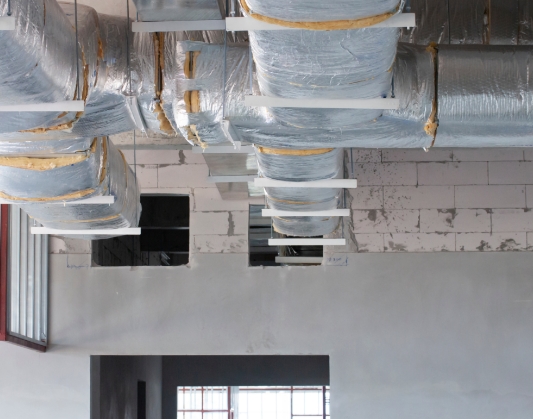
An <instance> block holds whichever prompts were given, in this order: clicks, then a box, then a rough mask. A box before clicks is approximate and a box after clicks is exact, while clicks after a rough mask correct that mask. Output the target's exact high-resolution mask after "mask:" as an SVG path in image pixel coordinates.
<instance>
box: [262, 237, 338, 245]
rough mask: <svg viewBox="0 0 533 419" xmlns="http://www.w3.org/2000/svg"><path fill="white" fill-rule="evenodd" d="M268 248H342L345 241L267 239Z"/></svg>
mask: <svg viewBox="0 0 533 419" xmlns="http://www.w3.org/2000/svg"><path fill="white" fill-rule="evenodd" d="M268 245H269V246H344V245H346V239H268Z"/></svg>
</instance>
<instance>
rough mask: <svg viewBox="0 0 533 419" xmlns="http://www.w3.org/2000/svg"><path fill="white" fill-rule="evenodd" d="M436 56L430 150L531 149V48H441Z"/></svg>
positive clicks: (532, 125) (532, 87) (532, 94)
mask: <svg viewBox="0 0 533 419" xmlns="http://www.w3.org/2000/svg"><path fill="white" fill-rule="evenodd" d="M438 55H439V60H438V62H439V65H438V84H439V88H438V118H439V127H438V130H437V138H436V141H435V146H437V147H468V146H470V147H472V146H474V147H506V146H507V147H508V146H514V147H518V146H531V145H533V93H532V92H533V86H532V81H531V72H532V71H533V48H531V47H503V46H466V47H465V46H463V47H458V46H441V47H439V54H438ZM511 139H512V140H511ZM511 141H512V142H511Z"/></svg>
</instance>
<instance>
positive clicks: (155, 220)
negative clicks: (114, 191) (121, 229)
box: [93, 195, 189, 266]
mask: <svg viewBox="0 0 533 419" xmlns="http://www.w3.org/2000/svg"><path fill="white" fill-rule="evenodd" d="M141 205H142V213H141V220H140V222H139V226H140V227H141V235H140V236H122V237H116V238H112V239H105V240H94V241H93V261H94V263H95V264H96V265H98V266H179V265H186V264H187V263H188V262H189V197H188V196H183V195H142V196H141Z"/></svg>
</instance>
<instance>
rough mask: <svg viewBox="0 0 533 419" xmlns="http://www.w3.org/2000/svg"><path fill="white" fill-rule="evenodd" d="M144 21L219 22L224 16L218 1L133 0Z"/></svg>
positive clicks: (221, 5)
mask: <svg viewBox="0 0 533 419" xmlns="http://www.w3.org/2000/svg"><path fill="white" fill-rule="evenodd" d="M133 3H135V8H136V9H137V12H138V13H139V18H140V20H142V21H148V22H150V21H169V20H217V19H222V16H223V15H224V8H223V4H222V3H220V6H219V1H218V0H158V1H153V0H133Z"/></svg>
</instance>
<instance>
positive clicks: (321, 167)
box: [256, 147, 343, 237]
mask: <svg viewBox="0 0 533 419" xmlns="http://www.w3.org/2000/svg"><path fill="white" fill-rule="evenodd" d="M256 157H257V163H258V166H259V175H260V176H261V177H265V178H269V179H276V180H283V181H291V182H302V181H313V180H322V179H336V178H342V177H343V165H342V162H343V160H342V159H343V150H342V149H318V150H297V151H296V150H293V151H290V150H289V151H287V150H275V149H267V148H263V147H257V148H256ZM265 193H266V197H267V198H266V199H267V205H268V207H269V208H272V209H276V210H282V211H326V210H332V209H337V208H338V207H339V203H340V197H341V193H342V190H341V189H326V188H323V189H322V188H265ZM272 221H273V226H274V229H275V230H276V231H277V232H278V233H281V234H284V235H287V236H304V237H314V236H322V235H324V234H329V233H331V232H332V231H334V230H335V229H336V228H337V226H338V224H339V217H305V216H302V217H273V218H272Z"/></svg>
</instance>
